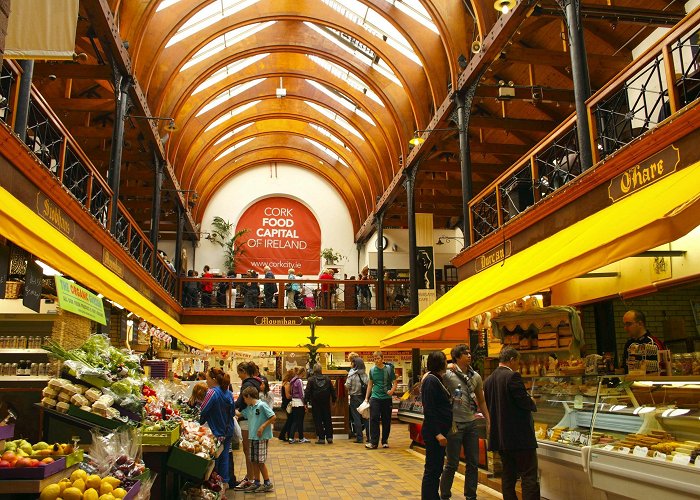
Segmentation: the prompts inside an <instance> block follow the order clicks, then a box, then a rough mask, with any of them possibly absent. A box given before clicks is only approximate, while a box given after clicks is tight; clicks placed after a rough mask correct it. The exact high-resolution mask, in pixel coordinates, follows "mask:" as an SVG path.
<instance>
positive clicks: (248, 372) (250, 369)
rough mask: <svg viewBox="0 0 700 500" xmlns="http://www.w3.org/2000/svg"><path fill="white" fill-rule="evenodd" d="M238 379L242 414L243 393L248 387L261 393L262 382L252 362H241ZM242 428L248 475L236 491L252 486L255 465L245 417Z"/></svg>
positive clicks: (237, 403)
mask: <svg viewBox="0 0 700 500" xmlns="http://www.w3.org/2000/svg"><path fill="white" fill-rule="evenodd" d="M237 372H238V378H240V379H241V393H240V395H239V396H238V399H236V410H238V411H239V412H242V411H243V410H245V407H246V403H245V399H244V398H243V391H244V390H245V389H246V388H247V387H254V388H255V390H256V391H260V380H259V379H257V378H255V367H254V366H253V363H251V362H246V361H244V362H241V363H238V366H237ZM238 423H239V424H240V426H241V437H242V438H243V439H242V441H243V453H244V455H245V470H246V475H245V477H244V478H243V479H242V480H241V482H240V483H239V484H238V485H236V487H235V489H236V490H242V489H244V488H247V487H248V486H250V485H251V484H252V479H253V463H252V462H251V461H250V439H249V432H248V420H246V418H245V416H243V417H241V418H239V419H238Z"/></svg>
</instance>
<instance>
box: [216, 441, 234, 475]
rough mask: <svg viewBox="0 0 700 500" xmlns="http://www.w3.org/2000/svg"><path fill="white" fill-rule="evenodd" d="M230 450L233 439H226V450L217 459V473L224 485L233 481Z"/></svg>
mask: <svg viewBox="0 0 700 500" xmlns="http://www.w3.org/2000/svg"><path fill="white" fill-rule="evenodd" d="M230 450H231V438H230V437H227V438H225V439H224V449H223V451H222V452H221V455H219V458H217V459H216V472H217V474H219V475H220V476H221V479H222V480H223V481H224V483H227V484H228V482H229V481H230V480H231V463H230V462H229V461H230V459H231V453H230Z"/></svg>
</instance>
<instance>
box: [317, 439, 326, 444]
mask: <svg viewBox="0 0 700 500" xmlns="http://www.w3.org/2000/svg"><path fill="white" fill-rule="evenodd" d="M316 444H326V442H325V441H324V440H323V439H321V438H318V439H317V440H316Z"/></svg>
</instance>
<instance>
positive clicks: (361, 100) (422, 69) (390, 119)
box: [35, 0, 683, 238]
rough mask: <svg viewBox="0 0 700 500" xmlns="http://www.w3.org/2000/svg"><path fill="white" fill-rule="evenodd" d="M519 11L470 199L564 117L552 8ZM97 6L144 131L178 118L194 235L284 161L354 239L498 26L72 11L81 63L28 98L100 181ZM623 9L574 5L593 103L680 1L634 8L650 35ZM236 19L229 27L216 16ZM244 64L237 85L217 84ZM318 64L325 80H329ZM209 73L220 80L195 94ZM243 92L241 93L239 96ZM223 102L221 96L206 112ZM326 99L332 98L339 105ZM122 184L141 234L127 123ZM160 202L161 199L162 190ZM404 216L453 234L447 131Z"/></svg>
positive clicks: (244, 12)
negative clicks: (333, 199) (223, 195)
mask: <svg viewBox="0 0 700 500" xmlns="http://www.w3.org/2000/svg"><path fill="white" fill-rule="evenodd" d="M530 3H531V5H532V7H533V8H534V7H535V6H536V5H537V8H536V9H535V10H533V11H531V12H530V14H531V15H528V17H527V18H526V19H525V21H524V22H523V24H522V25H521V26H520V28H519V29H518V31H517V33H515V34H514V35H513V37H512V38H511V39H510V40H509V41H508V44H507V45H506V46H504V47H503V49H502V52H501V54H500V57H499V58H497V59H496V60H495V61H494V62H493V63H492V64H491V66H490V67H489V68H488V71H487V72H486V73H485V74H484V75H483V77H482V79H481V82H480V86H479V88H478V89H477V94H476V98H475V100H474V103H473V106H472V109H471V120H470V127H469V136H470V144H471V160H472V164H473V179H472V181H473V183H474V190H475V192H478V191H479V190H480V189H481V188H482V187H484V186H485V185H486V184H488V183H489V182H490V181H492V180H493V179H494V178H495V177H496V176H498V175H499V174H500V173H501V172H503V171H504V170H505V169H507V168H508V167H509V166H510V165H511V164H512V163H513V162H514V161H515V160H516V159H517V158H518V157H520V156H521V155H522V154H524V153H525V152H526V151H527V150H528V149H530V148H531V147H532V146H533V145H534V144H536V143H537V142H538V141H539V140H541V139H542V138H543V137H544V136H545V135H546V134H547V133H548V132H549V131H551V130H552V129H553V128H554V127H555V126H556V125H557V124H558V123H560V122H561V121H562V120H563V119H565V118H566V117H567V116H568V115H570V114H571V113H572V112H573V92H572V89H573V81H572V77H571V69H570V62H568V57H569V56H568V52H567V51H568V47H567V43H566V41H565V40H564V39H563V37H562V33H563V32H565V24H564V21H563V17H562V16H561V14H560V13H559V12H560V11H557V4H556V2H555V0H541V1H534V0H533V1H531V2H530ZM612 3H614V5H611V4H612ZM107 4H108V6H109V8H110V9H111V10H112V12H113V13H114V19H115V23H116V25H117V26H118V30H119V35H120V37H121V39H122V40H125V41H127V43H125V47H127V44H128V48H127V52H128V55H129V57H130V59H131V62H132V68H133V75H132V76H133V77H134V78H135V79H136V81H138V84H139V86H140V88H141V90H142V92H143V94H144V95H145V97H146V101H147V103H148V107H149V108H150V113H151V115H153V116H160V117H172V118H173V119H174V120H175V123H176V125H177V130H175V131H169V132H168V131H166V130H165V126H166V125H167V121H161V122H159V123H158V126H159V132H160V134H161V135H162V136H163V137H164V141H163V143H164V144H165V153H166V157H167V159H168V161H169V163H170V165H172V168H173V170H174V174H175V178H176V180H177V182H178V183H179V187H180V188H181V189H185V190H192V191H196V192H197V193H198V194H199V198H198V199H197V201H196V203H192V204H191V206H190V208H191V212H192V215H193V217H194V221H195V222H203V221H202V217H203V214H204V211H205V209H206V206H207V203H209V201H210V200H211V197H212V195H213V194H214V193H215V192H216V191H217V189H219V188H220V187H221V185H222V183H224V182H226V181H227V180H229V179H231V178H233V177H234V176H235V175H236V174H237V173H239V172H241V171H243V170H245V169H248V168H250V167H252V166H256V165H261V164H266V163H274V162H280V163H282V162H283V163H290V164H294V165H297V166H299V167H302V168H306V169H309V170H311V171H313V172H316V173H317V174H318V175H319V176H321V177H322V178H324V179H326V180H327V181H328V182H329V183H330V184H331V185H332V186H333V187H334V188H335V189H336V190H337V192H338V195H339V196H340V197H341V199H343V201H344V202H345V204H346V206H347V208H348V211H349V212H350V216H351V219H352V222H353V226H354V227H353V229H354V230H355V231H357V230H358V228H359V227H360V226H361V225H362V224H363V222H364V221H365V220H366V219H367V218H368V217H369V216H371V215H372V213H373V211H374V208H375V200H376V198H377V197H378V196H380V195H382V194H383V193H384V192H385V191H386V190H387V188H388V186H389V185H390V183H391V181H392V179H394V177H395V176H396V175H397V174H398V173H400V172H401V169H402V167H403V166H404V165H403V159H405V158H407V157H408V154H409V152H410V151H409V145H408V140H409V139H410V138H411V137H412V135H413V131H414V130H416V129H425V128H426V127H427V126H428V123H430V120H431V119H432V118H433V116H434V113H435V110H436V109H438V108H439V107H440V106H441V105H442V104H443V102H444V101H445V99H446V98H447V97H448V96H449V95H450V89H452V88H456V85H457V82H458V78H459V73H460V71H461V69H460V62H459V60H460V56H464V58H466V59H467V60H468V59H469V58H470V57H471V53H470V50H469V48H470V46H471V43H472V41H473V40H474V38H475V37H481V38H483V37H484V36H485V35H486V34H487V33H488V32H489V31H490V30H491V29H492V28H493V27H494V25H495V23H496V22H497V21H498V17H499V13H498V12H497V11H496V10H495V9H494V7H493V1H492V0H462V1H455V0H356V1H355V0H343V1H338V0H274V1H270V0H166V1H165V2H163V0H160V1H148V2H147V1H143V0H81V19H80V22H79V24H78V37H77V40H76V52H77V53H85V54H86V55H87V61H84V60H83V61H81V62H80V64H75V63H67V64H65V65H63V66H61V64H63V63H45V62H44V63H42V62H38V63H37V64H36V67H35V84H36V85H37V86H38V87H39V88H40V91H41V92H42V94H43V95H44V96H45V97H46V99H47V101H48V102H49V104H50V105H51V106H52V108H53V109H54V110H55V111H56V112H57V114H58V116H59V118H61V119H62V120H63V121H64V123H65V124H66V125H67V127H68V129H69V130H70V131H71V133H72V134H73V135H74V136H75V137H76V139H77V140H78V141H79V143H80V145H81V147H82V148H83V149H84V150H85V152H86V154H87V155H88V157H90V159H91V160H92V161H93V163H94V164H95V165H96V166H97V167H98V169H100V170H101V171H102V172H104V173H105V175H106V170H107V167H108V163H109V152H110V148H111V133H112V124H113V120H114V80H113V75H112V72H111V70H112V68H111V64H110V53H109V52H110V51H109V47H108V45H109V44H108V43H107V44H106V43H104V42H105V33H104V31H105V24H104V23H99V22H95V19H94V14H95V12H96V11H98V10H100V8H99V5H107ZM413 4H418V5H419V7H421V8H422V9H424V11H425V12H426V13H427V15H428V16H429V17H430V19H431V21H432V23H433V24H434V26H435V28H436V31H433V30H432V29H430V28H429V27H427V26H425V25H424V24H422V23H421V22H419V21H418V20H416V19H414V18H413V17H411V16H410V15H408V14H407V13H406V12H405V10H404V9H402V8H400V7H403V6H405V5H413ZM638 4H639V2H638V0H616V1H615V2H610V1H608V0H584V1H582V8H583V9H584V13H585V12H589V11H586V9H593V8H594V9H595V10H596V12H599V11H600V10H601V9H603V10H604V11H605V12H608V13H610V15H608V16H605V15H584V16H583V19H584V36H585V40H586V46H587V51H588V56H589V57H588V63H589V67H590V74H591V83H592V87H593V89H594V90H595V89H597V88H600V87H601V86H603V85H604V84H605V83H606V82H608V81H609V80H610V79H611V78H612V77H613V76H614V75H615V74H616V73H617V72H618V71H619V70H620V69H622V68H623V67H624V66H625V65H626V64H627V63H628V62H629V61H631V58H632V53H631V50H632V48H633V47H634V46H635V45H636V44H637V43H638V42H640V41H641V40H642V39H643V38H644V37H645V36H647V35H648V34H649V33H650V32H651V30H652V29H654V28H655V27H656V26H664V25H669V24H673V22H672V21H673V18H674V16H675V18H678V17H679V16H682V14H683V7H682V3H681V2H678V1H673V0H646V1H645V2H644V4H645V5H644V9H646V11H648V12H652V11H654V12H658V13H659V19H661V21H659V22H658V23H656V24H654V23H652V24H649V23H640V22H639V21H635V20H634V19H632V18H630V17H629V16H628V17H625V16H622V17H620V16H619V15H618V14H619V13H620V12H622V13H624V12H625V11H629V10H631V9H636V8H638ZM96 5H97V6H98V7H95V6H96ZM209 8H211V9H214V13H213V14H212V16H213V17H212V18H211V22H210V23H209V24H208V25H207V26H206V27H204V28H202V29H200V30H199V31H196V32H195V33H193V34H191V35H190V36H188V37H186V38H184V39H182V40H180V41H178V42H176V43H172V42H171V40H172V38H173V37H174V36H175V35H176V34H177V33H178V30H179V29H180V28H181V27H183V26H185V25H187V23H188V22H189V21H190V20H191V19H193V18H194V17H196V16H198V15H201V13H203V12H206V9H209ZM234 8H235V9H237V10H236V11H235V13H234V14H232V15H227V16H223V17H222V16H217V15H216V14H217V12H218V13H220V12H221V11H222V9H224V11H225V12H228V13H231V12H233V11H230V10H229V11H227V10H226V9H234ZM367 9H371V11H373V12H374V13H376V15H379V16H381V17H382V18H383V19H384V20H385V21H386V22H388V23H389V24H390V25H391V26H392V27H393V28H392V31H393V30H395V31H396V32H398V33H400V34H401V35H402V36H403V37H404V39H405V40H406V43H407V44H408V45H409V46H410V47H411V49H412V50H413V52H414V53H415V54H416V56H417V58H418V60H419V61H420V63H416V62H414V61H413V60H411V58H410V57H409V56H408V55H407V53H406V52H407V51H406V50H402V49H399V48H396V47H395V46H394V45H392V44H390V43H389V41H390V40H389V39H387V38H384V37H382V36H381V33H380V36H375V34H373V33H372V31H371V30H370V29H369V28H367V27H366V26H363V25H361V24H358V23H356V22H354V21H353V20H352V19H351V17H352V16H346V15H345V13H344V12H345V11H346V10H349V11H355V14H356V17H359V18H360V19H362V18H365V17H366V13H367V12H366V10H367ZM605 9H607V10H605ZM590 12H592V11H590ZM616 16H617V17H619V20H618V19H617V18H616ZM663 16H667V19H666V20H665V21H664V20H663V19H664V18H663ZM611 19H613V21H611ZM261 23H270V25H268V26H266V27H264V28H263V29H259V30H258V31H257V32H255V33H252V34H250V36H247V37H243V38H241V39H238V40H229V41H227V42H226V43H225V44H223V45H222V46H220V47H217V49H216V50H214V51H213V53H212V54H211V55H210V56H209V57H207V58H206V59H202V60H200V61H199V62H197V63H192V64H190V65H189V66H187V65H188V63H189V62H190V61H191V59H192V58H193V56H195V55H196V54H197V53H198V51H200V50H201V49H202V48H204V47H206V46H207V44H209V43H211V42H213V41H214V40H216V39H217V38H218V37H221V36H222V35H225V34H227V33H228V34H231V33H232V32H236V33H239V32H240V31H241V30H246V29H247V30H251V29H253V28H255V27H260V26H263V25H262V24H261ZM100 31H102V33H101V32H100ZM322 32H325V33H326V34H327V35H330V36H331V37H333V36H334V35H333V34H334V33H335V42H336V43H334V42H333V41H330V40H329V39H328V38H327V37H324V36H323V35H322V34H321V33H322ZM388 34H389V35H391V33H388ZM169 42H171V43H169ZM339 44H340V45H344V46H345V47H348V46H352V47H355V48H357V50H362V49H364V50H366V51H367V52H370V51H371V53H372V54H374V55H375V58H376V59H375V62H378V61H381V62H382V63H383V64H384V65H385V67H388V68H390V70H391V71H393V74H394V75H395V80H392V79H391V78H389V77H387V76H386V74H384V73H382V72H381V71H378V70H377V69H376V68H375V67H372V66H370V65H368V64H365V62H361V61H360V59H358V58H356V57H353V56H352V55H350V54H349V53H348V52H346V51H345V50H343V49H342V48H341V47H340V46H339ZM353 44H355V45H353ZM112 50H114V49H112ZM253 60H254V61H255V62H253V63H252V64H248V65H244V66H243V67H240V68H237V69H236V70H235V71H233V70H229V69H227V68H230V67H233V66H235V65H238V64H242V63H245V62H246V61H247V62H250V61H253ZM324 65H325V66H324ZM328 65H331V66H333V67H334V68H335V72H331V71H329V70H328V69H326V67H328ZM222 70H223V71H228V74H225V76H224V77H223V78H221V79H220V80H219V81H217V82H215V83H213V84H211V85H209V86H208V87H206V88H204V89H198V88H199V87H200V86H201V85H202V84H203V83H204V82H206V81H207V79H208V78H210V77H211V76H212V75H215V74H216V73H217V72H218V71H222ZM341 72H342V73H350V74H352V75H354V76H355V77H356V78H357V81H358V82H360V84H359V85H351V84H350V83H349V82H348V80H346V79H345V78H343V77H341V76H340V74H341ZM499 81H505V82H508V81H512V82H514V85H515V86H516V88H517V91H518V92H517V95H516V98H514V99H512V100H510V101H507V102H506V101H499V100H497V99H496V95H497V90H496V85H497V84H498V82H499ZM280 84H281V85H282V86H283V87H284V88H285V89H286V97H284V98H277V97H276V89H277V88H278V87H280ZM243 86H246V87H247V88H246V89H245V90H242V91H240V90H241V89H242V88H244V87H243ZM533 89H540V90H541V92H540V93H541V95H540V98H537V99H535V98H534V97H533V94H534V90H533ZM542 89H544V90H542ZM225 93H229V94H230V95H231V97H230V98H229V99H228V100H221V101H220V102H219V101H217V99H218V98H219V97H220V96H222V95H223V94H225ZM333 95H335V96H341V97H342V99H344V100H345V102H346V104H348V106H349V107H346V106H342V105H341V104H340V103H339V102H338V101H337V100H336V99H334V98H333V97H332V96H333ZM373 96H376V100H375V99H374V98H373ZM217 102H218V104H217ZM356 109H357V110H360V111H361V113H362V115H361V114H358V113H357V112H356V111H355V110H356ZM333 116H337V117H339V118H340V119H341V120H342V121H344V122H345V123H347V124H348V125H349V126H350V127H351V128H352V131H349V130H348V129H346V128H345V127H344V126H343V125H341V124H340V123H339V122H338V121H336V120H334V119H333ZM227 117H228V118H227ZM166 133H167V141H166V140H165V139H166ZM319 147H320V148H323V149H320V148H319ZM232 148H233V149H232ZM122 168H123V170H122V176H121V178H122V185H121V191H120V198H121V199H122V201H123V202H124V203H125V204H126V206H127V208H128V209H129V211H130V212H131V213H132V214H133V216H134V218H135V219H136V221H137V222H138V223H139V224H140V225H141V227H142V228H143V229H145V230H148V229H149V227H150V219H151V211H152V210H151V209H152V199H151V197H152V192H153V179H154V174H153V171H154V169H153V146H152V145H149V144H148V139H147V138H146V137H145V136H144V133H143V129H142V126H141V124H140V123H139V119H138V118H129V119H128V120H127V123H126V133H125V149H124V155H123V167H122ZM165 187H166V189H167V188H169V187H172V186H171V185H169V184H167V183H166V186H165ZM416 200H417V203H418V209H419V210H421V211H431V212H432V213H434V215H435V225H436V227H438V226H439V227H454V225H456V223H457V222H458V220H459V217H460V215H461V204H462V193H461V178H460V170H459V144H458V141H457V136H456V133H454V132H446V133H440V140H438V141H437V142H436V146H435V147H433V149H432V150H431V151H430V152H429V153H428V154H426V155H424V157H423V158H422V161H421V163H420V167H419V171H418V179H417V192H416ZM163 201H164V203H163V205H162V213H161V226H160V230H161V231H162V232H163V233H164V234H165V233H167V236H166V237H170V238H172V237H173V235H174V231H172V229H174V223H175V221H174V213H175V211H174V210H173V203H174V196H168V195H167V193H166V195H165V196H164V200H163ZM385 223H386V224H387V225H388V226H396V227H405V225H406V214H405V199H404V198H402V197H401V196H399V197H398V198H397V199H396V200H395V203H394V204H393V205H392V206H391V208H390V209H389V210H388V212H387V216H386V218H385Z"/></svg>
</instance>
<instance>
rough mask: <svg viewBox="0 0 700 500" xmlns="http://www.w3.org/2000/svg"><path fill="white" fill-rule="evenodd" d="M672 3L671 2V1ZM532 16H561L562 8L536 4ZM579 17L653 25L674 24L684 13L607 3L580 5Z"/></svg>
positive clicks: (679, 20)
mask: <svg viewBox="0 0 700 500" xmlns="http://www.w3.org/2000/svg"><path fill="white" fill-rule="evenodd" d="M671 3H673V2H671ZM532 15H533V16H551V17H561V16H562V15H563V13H562V10H561V9H560V8H559V7H556V6H554V5H552V6H545V5H538V6H537V7H535V9H534V10H533V12H532ZM580 15H581V19H586V20H600V21H610V22H616V23H629V24H644V25H648V26H654V27H667V28H670V27H671V26H675V25H676V24H678V23H679V22H681V21H682V20H683V18H684V17H685V13H683V12H674V11H667V10H664V11H661V10H653V9H640V8H638V7H617V6H608V5H581V14H580Z"/></svg>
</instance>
